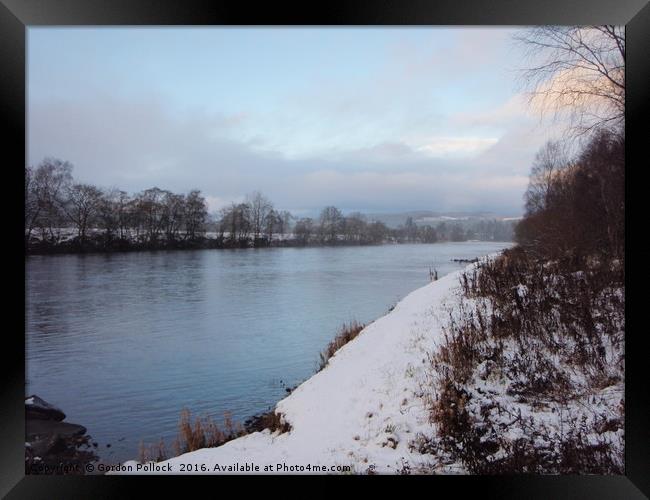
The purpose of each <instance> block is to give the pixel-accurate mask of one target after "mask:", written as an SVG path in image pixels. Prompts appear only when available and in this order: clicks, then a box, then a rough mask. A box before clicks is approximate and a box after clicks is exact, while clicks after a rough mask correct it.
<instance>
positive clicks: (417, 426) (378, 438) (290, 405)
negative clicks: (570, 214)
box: [122, 271, 462, 474]
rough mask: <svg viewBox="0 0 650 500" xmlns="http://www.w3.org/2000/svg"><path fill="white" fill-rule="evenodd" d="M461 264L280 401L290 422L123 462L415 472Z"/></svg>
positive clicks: (169, 467) (180, 469)
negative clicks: (166, 455) (434, 357)
mask: <svg viewBox="0 0 650 500" xmlns="http://www.w3.org/2000/svg"><path fill="white" fill-rule="evenodd" d="M461 272H462V271H457V272H453V273H450V274H448V275H447V276H445V277H443V278H441V279H439V280H438V281H435V282H432V283H430V284H428V285H426V286H424V287H422V288H420V289H418V290H416V291H414V292H412V293H411V294H409V295H408V296H406V297H405V298H404V299H403V300H402V301H401V302H399V303H398V304H397V306H396V307H395V308H394V309H393V310H392V311H391V312H390V313H389V314H387V315H386V316H383V317H382V318H380V319H378V320H376V321H375V322H373V323H371V324H369V325H368V326H366V327H365V328H364V329H363V331H362V332H361V333H360V334H359V336H358V337H357V338H356V339H354V340H352V341H351V342H349V343H348V344H346V345H345V346H343V347H342V348H341V349H340V350H339V351H338V352H337V353H336V354H335V355H334V357H333V358H331V359H330V361H329V365H328V366H327V367H326V368H325V369H324V370H322V371H321V372H319V373H317V374H316V375H314V376H313V377H311V378H310V379H308V380H307V381H305V382H304V383H303V384H301V385H300V386H299V387H298V388H296V389H295V390H294V391H293V392H292V393H291V395H290V396H288V397H287V398H285V399H283V400H282V401H280V402H279V403H278V404H277V407H276V412H279V413H281V414H282V415H283V416H284V419H285V421H286V422H288V423H289V424H290V425H291V431H289V432H287V433H284V434H279V433H278V432H276V433H271V432H270V431H268V430H265V431H263V432H256V433H253V434H249V435H246V436H243V437H240V438H238V439H235V440H233V441H230V442H228V443H226V444H224V445H222V446H220V447H217V448H204V449H201V450H197V451H194V452H190V453H186V454H184V455H180V456H178V457H175V458H172V459H170V460H167V461H164V462H159V463H158V464H155V465H154V464H145V465H147V469H148V470H144V467H143V465H139V466H138V463H137V462H135V461H129V462H126V463H125V464H124V466H125V468H129V469H131V470H125V471H122V472H125V473H136V474H142V473H162V474H169V473H170V472H171V473H176V474H183V473H194V474H201V473H207V474H215V473H233V472H234V473H237V472H242V473H248V472H260V473H264V472H267V473H283V472H285V473H292V474H295V473H307V474H313V473H335V474H340V473H346V472H348V473H353V474H359V473H361V474H365V473H379V474H382V473H384V474H385V473H388V474H394V473H398V472H400V471H402V470H403V469H404V468H405V467H406V468H407V469H409V470H411V471H413V472H417V469H418V468H419V467H421V466H426V465H427V464H428V462H429V461H430V460H431V458H432V457H431V456H430V455H429V456H427V455H422V454H420V453H418V452H417V451H415V450H412V449H410V447H409V444H410V443H411V442H412V441H413V440H414V438H416V436H417V435H418V434H419V433H423V434H425V435H429V434H430V433H431V431H432V425H431V423H430V422H429V416H428V410H427V407H426V404H425V401H424V399H423V395H424V394H426V393H427V391H430V381H428V380H427V376H430V363H429V354H430V353H431V351H432V348H433V347H434V346H435V345H436V344H437V341H438V340H440V337H441V335H442V332H441V325H442V320H443V317H444V315H445V309H446V306H447V305H448V304H449V303H450V302H452V303H453V302H455V301H457V300H458V298H459V295H460V293H461V291H460V288H459V281H458V278H459V274H460V273H461ZM152 469H156V470H152ZM445 472H447V473H449V472H454V471H453V470H450V469H449V468H447V470H446V471H445ZM458 472H462V471H460V470H459V471H458Z"/></svg>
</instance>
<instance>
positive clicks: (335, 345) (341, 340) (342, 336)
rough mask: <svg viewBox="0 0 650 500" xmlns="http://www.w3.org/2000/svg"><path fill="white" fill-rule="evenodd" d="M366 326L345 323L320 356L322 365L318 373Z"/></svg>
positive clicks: (352, 322)
mask: <svg viewBox="0 0 650 500" xmlns="http://www.w3.org/2000/svg"><path fill="white" fill-rule="evenodd" d="M364 326H365V325H363V324H361V323H358V322H357V321H356V320H355V321H351V322H350V323H344V324H343V326H341V328H340V329H339V332H338V333H337V335H336V337H334V340H332V341H331V342H330V343H329V344H328V345H327V348H325V350H324V351H323V352H321V354H320V363H319V367H318V371H320V370H322V369H323V368H325V367H326V366H327V362H328V361H329V359H330V358H331V357H332V356H334V354H336V351H338V350H339V349H340V348H341V347H343V346H344V345H345V344H347V343H348V342H350V341H351V340H352V339H354V338H356V337H357V335H359V333H361V330H363V328H364Z"/></svg>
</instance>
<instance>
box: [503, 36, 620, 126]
mask: <svg viewBox="0 0 650 500" xmlns="http://www.w3.org/2000/svg"><path fill="white" fill-rule="evenodd" d="M515 39H516V40H517V41H518V42H519V43H521V44H522V45H523V46H524V48H525V50H526V57H527V59H528V60H529V61H530V66H529V67H528V68H526V69H524V70H523V72H522V80H523V83H524V86H525V87H527V88H528V89H529V91H530V94H529V95H530V101H531V103H532V104H533V105H536V106H537V107H538V109H539V110H540V111H541V112H542V113H545V112H549V111H550V112H552V113H553V114H554V115H557V114H559V113H564V112H568V116H569V117H570V120H571V123H572V131H573V132H574V134H575V135H577V136H580V135H584V134H588V133H590V132H592V131H594V130H597V129H601V128H608V129H610V130H613V131H616V132H618V133H619V134H623V133H624V116H625V28H624V27H622V26H611V25H606V26H537V27H533V28H529V29H526V30H523V31H521V32H519V33H518V34H517V35H515Z"/></svg>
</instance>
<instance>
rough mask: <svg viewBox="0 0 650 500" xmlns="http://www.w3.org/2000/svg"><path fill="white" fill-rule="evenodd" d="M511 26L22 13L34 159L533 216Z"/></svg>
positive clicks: (222, 184) (240, 186) (300, 196)
mask: <svg viewBox="0 0 650 500" xmlns="http://www.w3.org/2000/svg"><path fill="white" fill-rule="evenodd" d="M515 32H516V29H515V28H499V27H489V28H488V27H486V28H476V27H472V28H462V27H454V28H441V27H427V28H374V27H364V28H277V27H274V28H233V27H221V28H219V27H206V28H195V27H188V28H177V27H174V28H102V27H97V28H67V27H66V28H52V27H30V28H28V35H27V36H28V39H27V43H28V61H27V62H28V64H27V82H28V106H27V107H28V112H27V128H28V130H27V134H28V136H27V137H28V144H27V146H28V148H27V149H28V163H29V164H30V165H32V166H36V165H38V163H39V162H41V161H42V160H43V159H44V158H45V157H55V158H60V159H62V160H67V161H69V162H71V163H72V164H73V166H74V169H73V175H74V177H75V179H76V180H77V181H79V182H85V183H92V184H95V185H98V186H100V187H103V188H110V187H119V188H120V189H123V190H125V191H128V192H130V193H134V192H138V191H141V190H143V189H147V188H149V187H153V186H158V187H160V188H162V189H169V190H171V191H174V192H187V191H189V190H190V189H194V188H198V189H200V190H201V191H202V192H203V194H204V196H205V197H206V199H207V201H208V203H209V206H210V209H211V210H214V211H216V210H217V209H219V208H220V207H222V206H225V205H227V204H229V203H231V202H233V201H235V202H236V201H240V200H242V199H244V197H245V195H246V194H247V193H250V192H252V191H261V192H263V193H264V194H265V195H266V196H267V197H268V198H270V199H271V200H272V201H273V202H274V204H275V206H276V208H279V209H283V210H290V211H292V212H294V213H296V214H312V213H317V211H319V210H320V209H321V208H322V207H324V206H326V205H335V206H337V207H339V208H341V209H343V210H344V212H350V211H355V210H359V211H363V212H399V211H407V210H433V211H438V212H450V211H454V212H458V211H483V212H486V211H487V212H493V213H496V214H500V215H508V216H513V215H514V216H516V215H519V214H521V212H522V205H523V198H522V197H523V193H524V191H525V189H526V186H527V183H528V173H529V171H530V166H531V163H532V161H533V158H534V155H535V153H536V151H537V150H538V149H539V147H540V146H541V145H542V144H543V143H544V142H545V141H546V140H547V139H548V138H549V133H550V132H549V128H548V127H547V126H545V124H543V123H541V122H540V118H539V116H537V115H535V113H534V112H533V111H532V110H531V108H530V107H529V106H528V105H527V102H526V97H525V95H524V94H523V93H522V90H521V89H520V88H518V85H517V81H518V80H517V76H518V71H519V70H520V69H521V68H522V65H523V60H522V57H523V54H522V50H521V48H520V47H518V46H517V44H516V43H515V42H514V41H513V38H512V36H513V34H514V33H515Z"/></svg>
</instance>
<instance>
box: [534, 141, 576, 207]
mask: <svg viewBox="0 0 650 500" xmlns="http://www.w3.org/2000/svg"><path fill="white" fill-rule="evenodd" d="M568 164H569V157H568V151H567V147H566V143H563V142H559V141H548V142H547V143H546V144H545V145H544V146H543V147H542V148H541V149H540V150H539V151H538V152H537V154H536V156H535V160H534V162H533V167H532V169H531V172H530V179H529V182H528V189H527V190H526V193H525V195H524V198H525V201H526V213H528V214H532V213H535V212H539V211H540V210H544V209H545V208H546V207H547V206H548V202H549V197H550V195H551V191H552V189H553V181H554V180H555V178H556V177H557V175H559V173H560V171H561V170H562V169H563V168H564V167H566V166H567V165H568Z"/></svg>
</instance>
